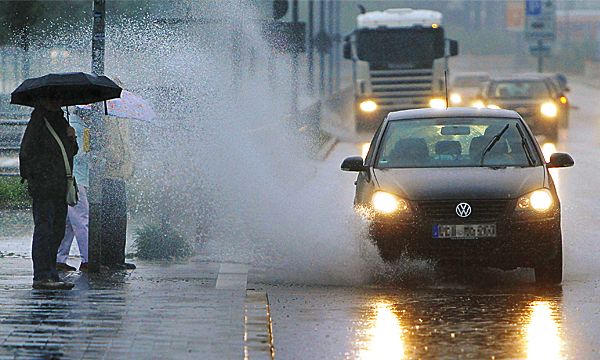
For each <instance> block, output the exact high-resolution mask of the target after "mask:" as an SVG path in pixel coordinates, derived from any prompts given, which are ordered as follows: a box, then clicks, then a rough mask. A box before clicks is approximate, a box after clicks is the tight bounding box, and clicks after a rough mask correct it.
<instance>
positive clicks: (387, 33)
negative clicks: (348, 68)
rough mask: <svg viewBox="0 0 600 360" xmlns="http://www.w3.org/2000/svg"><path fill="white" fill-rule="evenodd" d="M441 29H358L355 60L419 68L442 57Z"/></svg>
mask: <svg viewBox="0 0 600 360" xmlns="http://www.w3.org/2000/svg"><path fill="white" fill-rule="evenodd" d="M444 48H445V42H444V30H443V29H442V28H436V29H434V28H422V27H419V28H405V29H388V28H381V29H360V30H357V32H356V50H357V56H358V58H359V59H360V60H362V61H368V62H375V63H395V64H421V63H427V62H429V63H430V62H432V61H433V60H435V59H439V58H442V57H444Z"/></svg>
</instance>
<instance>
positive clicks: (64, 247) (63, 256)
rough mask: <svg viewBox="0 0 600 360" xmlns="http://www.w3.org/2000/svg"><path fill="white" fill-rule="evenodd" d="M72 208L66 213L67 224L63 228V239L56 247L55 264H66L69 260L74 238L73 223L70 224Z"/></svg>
mask: <svg viewBox="0 0 600 360" xmlns="http://www.w3.org/2000/svg"><path fill="white" fill-rule="evenodd" d="M73 213H74V208H69V210H68V213H67V222H66V228H65V237H64V238H63V239H62V241H61V243H60V246H59V247H58V254H57V255H56V262H58V263H63V264H66V263H67V259H68V258H69V252H70V251H71V244H72V243H73V238H74V237H75V232H74V229H73V223H72V222H71V218H72V217H73V216H74V214H73Z"/></svg>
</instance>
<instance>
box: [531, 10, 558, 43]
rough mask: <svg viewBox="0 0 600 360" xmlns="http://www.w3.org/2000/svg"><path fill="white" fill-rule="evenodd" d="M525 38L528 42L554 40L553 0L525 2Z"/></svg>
mask: <svg viewBox="0 0 600 360" xmlns="http://www.w3.org/2000/svg"><path fill="white" fill-rule="evenodd" d="M525 38H526V39H527V40H529V41H538V40H554V39H556V1H555V0H525Z"/></svg>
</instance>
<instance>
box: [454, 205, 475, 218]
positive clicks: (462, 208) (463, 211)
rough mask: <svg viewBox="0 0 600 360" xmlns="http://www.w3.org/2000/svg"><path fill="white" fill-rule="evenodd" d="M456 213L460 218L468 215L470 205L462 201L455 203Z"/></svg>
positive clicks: (469, 213)
mask: <svg viewBox="0 0 600 360" xmlns="http://www.w3.org/2000/svg"><path fill="white" fill-rule="evenodd" d="M456 215H458V216H460V217H461V218H466V217H469V215H471V205H469V204H467V203H464V202H463V203H460V204H458V205H456Z"/></svg>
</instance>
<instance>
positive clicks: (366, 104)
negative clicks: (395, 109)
mask: <svg viewBox="0 0 600 360" xmlns="http://www.w3.org/2000/svg"><path fill="white" fill-rule="evenodd" d="M358 106H359V107H360V110H361V111H363V112H367V113H370V112H373V111H375V110H377V103H376V102H375V101H373V100H364V101H362V102H361V103H360V105H358Z"/></svg>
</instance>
